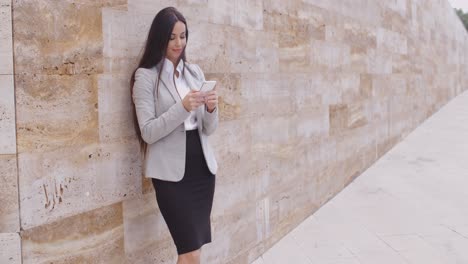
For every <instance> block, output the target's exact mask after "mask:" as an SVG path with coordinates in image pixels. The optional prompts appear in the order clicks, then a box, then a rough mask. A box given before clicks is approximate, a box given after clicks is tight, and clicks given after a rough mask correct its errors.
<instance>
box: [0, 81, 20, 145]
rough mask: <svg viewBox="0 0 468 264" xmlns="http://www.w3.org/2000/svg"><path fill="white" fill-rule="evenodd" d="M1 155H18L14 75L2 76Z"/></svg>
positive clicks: (0, 89)
mask: <svg viewBox="0 0 468 264" xmlns="http://www.w3.org/2000/svg"><path fill="white" fill-rule="evenodd" d="M0 135H1V136H0V154H15V153H16V126H15V87H14V84H13V75H0Z"/></svg>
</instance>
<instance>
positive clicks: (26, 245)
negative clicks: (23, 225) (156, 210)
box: [21, 203, 126, 264]
mask: <svg viewBox="0 0 468 264" xmlns="http://www.w3.org/2000/svg"><path fill="white" fill-rule="evenodd" d="M21 237H22V253H23V263H34V264H36V263H51V262H53V263H63V264H65V263H66V264H71V263H126V262H125V253H124V228H123V216H122V204H121V203H116V204H113V205H110V206H106V207H102V208H98V209H96V210H92V211H89V212H86V213H82V214H79V215H75V216H73V217H69V218H66V219H62V220H60V221H57V222H52V223H48V224H45V225H41V226H38V227H35V228H31V229H27V230H25V231H23V232H22V233H21Z"/></svg>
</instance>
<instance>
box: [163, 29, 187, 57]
mask: <svg viewBox="0 0 468 264" xmlns="http://www.w3.org/2000/svg"><path fill="white" fill-rule="evenodd" d="M186 44H187V39H186V38H185V24H184V23H182V22H180V21H177V22H176V24H175V25H174V29H173V30H172V34H171V37H170V39H169V44H168V45H167V50H166V57H167V58H168V59H169V60H170V61H172V63H174V64H176V63H177V60H178V59H179V57H180V55H181V54H182V52H183V51H184V49H185V45H186Z"/></svg>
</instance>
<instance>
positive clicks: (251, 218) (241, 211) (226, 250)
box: [202, 203, 257, 263]
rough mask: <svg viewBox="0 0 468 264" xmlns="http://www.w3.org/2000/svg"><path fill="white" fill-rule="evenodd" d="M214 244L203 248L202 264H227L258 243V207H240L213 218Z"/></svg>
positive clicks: (249, 205) (253, 205)
mask: <svg viewBox="0 0 468 264" xmlns="http://www.w3.org/2000/svg"><path fill="white" fill-rule="evenodd" d="M212 228H213V233H212V239H213V241H212V243H210V244H208V245H205V246H204V247H203V252H204V253H202V263H226V262H229V259H230V258H232V257H234V256H236V255H237V254H239V252H242V251H243V250H245V249H247V248H252V247H253V246H254V245H255V244H256V243H257V225H256V205H255V203H250V204H248V205H243V206H238V207H235V208H230V209H229V210H226V211H225V212H224V214H222V215H218V216H216V217H212Z"/></svg>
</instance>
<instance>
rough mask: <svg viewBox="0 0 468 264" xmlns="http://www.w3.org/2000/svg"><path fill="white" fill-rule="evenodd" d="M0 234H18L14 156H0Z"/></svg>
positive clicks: (16, 176)
mask: <svg viewBox="0 0 468 264" xmlns="http://www.w3.org/2000/svg"><path fill="white" fill-rule="evenodd" d="M0 182H1V185H0V186H1V187H0V201H2V206H1V207H0V233H13V232H19V229H20V228H19V207H18V173H17V169H16V156H15V155H0Z"/></svg>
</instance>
